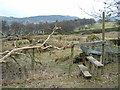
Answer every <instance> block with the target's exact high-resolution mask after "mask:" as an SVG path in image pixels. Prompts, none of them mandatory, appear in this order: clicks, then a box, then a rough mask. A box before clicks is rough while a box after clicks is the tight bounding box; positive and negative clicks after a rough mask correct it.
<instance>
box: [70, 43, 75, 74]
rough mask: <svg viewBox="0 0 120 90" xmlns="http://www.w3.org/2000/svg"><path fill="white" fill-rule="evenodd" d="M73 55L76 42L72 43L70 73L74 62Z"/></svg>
mask: <svg viewBox="0 0 120 90" xmlns="http://www.w3.org/2000/svg"><path fill="white" fill-rule="evenodd" d="M73 55H74V44H73V42H72V44H71V61H70V64H69V75H70V70H71V66H72V63H73V60H72V59H73Z"/></svg>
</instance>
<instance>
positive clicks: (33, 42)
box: [31, 39, 35, 70]
mask: <svg viewBox="0 0 120 90" xmlns="http://www.w3.org/2000/svg"><path fill="white" fill-rule="evenodd" d="M32 45H35V39H33V40H32ZM34 57H35V52H34V48H33V49H32V61H31V69H32V70H34V63H35V60H34Z"/></svg>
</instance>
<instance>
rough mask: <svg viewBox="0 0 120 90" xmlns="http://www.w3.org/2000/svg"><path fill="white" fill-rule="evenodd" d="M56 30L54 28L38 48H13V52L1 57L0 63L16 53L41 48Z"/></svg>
mask: <svg viewBox="0 0 120 90" xmlns="http://www.w3.org/2000/svg"><path fill="white" fill-rule="evenodd" d="M57 29H58V27H54V29H53V32H52V33H51V34H50V35H49V36H48V37H47V39H46V40H45V41H44V42H43V43H42V44H41V45H40V46H28V47H21V48H14V49H13V50H11V51H10V52H9V53H7V54H6V55H5V56H4V57H2V58H1V59H0V63H2V62H5V59H6V58H7V57H9V56H10V55H11V54H12V53H14V52H16V51H19V50H26V49H33V48H41V47H42V46H43V45H44V44H45V43H46V42H47V41H48V40H49V39H50V37H51V36H52V35H53V34H54V32H55V30H57Z"/></svg>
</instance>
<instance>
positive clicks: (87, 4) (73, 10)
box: [0, 0, 93, 18]
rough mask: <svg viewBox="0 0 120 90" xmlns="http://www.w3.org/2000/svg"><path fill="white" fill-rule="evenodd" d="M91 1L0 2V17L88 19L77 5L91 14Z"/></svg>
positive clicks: (4, 0) (13, 0) (33, 0)
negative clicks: (48, 16) (55, 16)
mask: <svg viewBox="0 0 120 90" xmlns="http://www.w3.org/2000/svg"><path fill="white" fill-rule="evenodd" d="M91 3H93V0H0V6H1V8H0V12H1V13H0V15H5V16H16V17H28V16H37V15H72V16H78V17H82V18H84V17H90V16H88V15H86V14H85V13H83V12H82V11H80V9H79V8H78V5H80V6H81V7H82V8H84V9H85V10H86V11H87V12H89V13H90V12H91Z"/></svg>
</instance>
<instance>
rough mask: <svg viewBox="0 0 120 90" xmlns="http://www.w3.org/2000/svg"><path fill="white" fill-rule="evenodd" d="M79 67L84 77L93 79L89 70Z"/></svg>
mask: <svg viewBox="0 0 120 90" xmlns="http://www.w3.org/2000/svg"><path fill="white" fill-rule="evenodd" d="M78 67H79V68H80V70H81V71H82V73H83V75H84V77H85V78H91V77H92V75H91V74H90V73H89V71H88V68H87V67H86V66H84V65H78Z"/></svg>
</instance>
